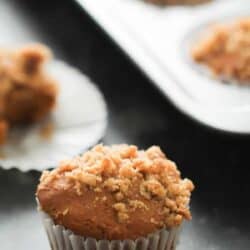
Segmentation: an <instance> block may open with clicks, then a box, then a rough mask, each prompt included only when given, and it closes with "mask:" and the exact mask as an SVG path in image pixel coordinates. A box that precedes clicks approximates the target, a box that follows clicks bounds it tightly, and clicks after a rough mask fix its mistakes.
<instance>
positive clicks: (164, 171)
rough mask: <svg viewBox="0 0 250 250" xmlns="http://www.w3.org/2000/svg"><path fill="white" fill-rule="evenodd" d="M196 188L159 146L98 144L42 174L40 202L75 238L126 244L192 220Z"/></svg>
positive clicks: (45, 210) (57, 222)
mask: <svg viewBox="0 0 250 250" xmlns="http://www.w3.org/2000/svg"><path fill="white" fill-rule="evenodd" d="M193 188H194V186H193V183H192V182H191V181H190V180H188V179H181V176H180V172H179V171H178V170H177V167H176V165H175V163H174V162H172V161H170V160H169V159H168V158H167V157H166V156H165V155H164V153H163V152H162V151H161V149H160V148H159V147H157V146H153V147H150V148H149V149H147V150H146V151H143V150H138V149H137V147H136V146H128V145H114V146H110V147H108V146H103V145H97V146H96V147H94V148H93V149H91V150H90V151H88V152H86V153H84V154H83V155H82V156H79V157H76V158H74V159H72V160H67V161H63V162H61V163H60V165H59V166H58V167H57V168H56V169H54V170H52V171H50V172H49V171H44V172H43V174H42V176H41V179H40V184H39V185H38V188H37V198H38V200H39V202H40V206H41V209H42V210H43V211H44V212H46V213H47V214H48V215H50V216H51V217H52V218H53V220H54V222H55V223H56V224H59V225H63V226H64V227H65V228H67V229H70V230H72V231H73V232H74V233H75V234H78V235H82V236H85V237H94V238H96V239H108V240H115V239H120V240H122V239H136V238H139V237H143V236H147V235H148V234H150V233H153V232H155V231H156V230H158V229H161V228H163V227H167V228H169V229H170V228H173V227H176V226H179V225H180V224H181V223H182V221H183V220H184V219H191V214H190V211H189V207H188V205H189V200H190V195H191V191H192V190H193Z"/></svg>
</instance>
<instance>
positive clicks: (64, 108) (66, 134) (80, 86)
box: [0, 61, 107, 171]
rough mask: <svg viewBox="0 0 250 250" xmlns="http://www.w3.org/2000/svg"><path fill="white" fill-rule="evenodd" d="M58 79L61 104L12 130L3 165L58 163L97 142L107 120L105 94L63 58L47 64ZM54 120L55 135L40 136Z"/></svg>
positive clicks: (24, 168) (22, 166)
mask: <svg viewBox="0 0 250 250" xmlns="http://www.w3.org/2000/svg"><path fill="white" fill-rule="evenodd" d="M47 70H48V73H49V74H50V75H51V76H52V77H53V78H54V79H56V80H57V81H58V83H59V88H60V92H59V97H58V104H57V106H56V108H55V110H54V112H53V113H52V115H51V117H49V118H48V120H46V121H43V122H41V123H39V124H35V125H34V126H32V127H29V128H27V127H26V128H17V129H13V130H11V133H10V136H9V140H8V142H7V143H6V144H5V145H4V146H1V148H0V158H1V159H0V166H1V167H3V168H5V169H9V168H12V167H16V168H18V169H20V170H22V171H27V170H31V169H36V170H43V169H46V168H50V167H55V166H56V165H57V164H58V161H60V160H63V159H65V158H69V157H73V156H75V155H77V154H79V153H82V152H83V151H84V150H86V149H88V148H89V147H90V146H93V145H94V144H96V143H97V142H98V141H99V140H100V139H101V138H102V136H103V134H104V131H105V128H106V123H107V108H106V104H105V101H104V98H103V95H102V94H101V92H100V91H99V90H98V88H97V87H96V86H95V85H94V84H93V83H91V81H90V80H89V79H88V78H87V77H86V76H85V75H83V74H82V73H81V72H80V71H78V70H76V69H74V68H73V67H71V66H69V65H67V64H65V63H63V62H60V61H53V62H52V63H50V64H49V65H48V66H47ZM48 123H52V125H53V127H54V129H53V132H52V136H51V138H49V139H45V138H43V137H42V136H41V129H42V127H44V125H46V124H48Z"/></svg>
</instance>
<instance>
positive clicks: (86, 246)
mask: <svg viewBox="0 0 250 250" xmlns="http://www.w3.org/2000/svg"><path fill="white" fill-rule="evenodd" d="M39 212H40V213H41V217H42V221H43V225H44V227H45V230H46V233H47V236H48V239H49V243H50V246H51V249H52V250H175V249H176V245H177V242H178V237H179V232H180V227H176V228H173V229H170V230H167V229H162V230H159V231H157V232H155V233H153V234H150V235H148V236H147V237H142V238H139V239H136V240H96V239H94V238H89V237H83V236H79V235H76V234H74V233H73V232H72V231H70V230H68V229H66V228H64V227H63V226H60V225H55V223H54V221H53V220H52V219H51V217H50V216H49V215H47V214H46V213H44V212H43V211H39Z"/></svg>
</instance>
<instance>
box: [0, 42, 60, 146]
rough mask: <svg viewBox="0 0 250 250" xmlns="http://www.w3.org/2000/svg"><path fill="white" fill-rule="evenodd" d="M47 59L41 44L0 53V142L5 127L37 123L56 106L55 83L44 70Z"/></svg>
mask: <svg viewBox="0 0 250 250" xmlns="http://www.w3.org/2000/svg"><path fill="white" fill-rule="evenodd" d="M50 58H51V51H50V50H49V49H48V48H47V47H45V46H43V45H41V44H31V45H27V46H24V47H21V48H19V49H15V50H10V49H1V50H0V119H1V124H0V132H1V139H0V143H4V142H5V139H6V137H7V134H6V133H7V131H8V129H7V127H9V126H13V125H19V124H28V123H32V122H36V121H39V120H41V119H43V118H44V117H45V116H46V115H47V114H48V113H49V112H50V111H51V110H52V109H53V107H54V106H55V104H56V99H57V94H58V87H57V83H56V81H55V80H54V79H51V78H50V76H48V75H47V74H46V72H44V69H43V66H44V63H45V62H47V61H48V60H49V59H50Z"/></svg>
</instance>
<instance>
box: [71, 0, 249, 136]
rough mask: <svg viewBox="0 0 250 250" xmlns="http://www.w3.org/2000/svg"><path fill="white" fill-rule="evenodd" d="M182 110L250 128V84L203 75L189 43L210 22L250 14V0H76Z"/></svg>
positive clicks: (216, 124)
mask: <svg viewBox="0 0 250 250" xmlns="http://www.w3.org/2000/svg"><path fill="white" fill-rule="evenodd" d="M76 1H77V2H78V3H79V4H80V5H81V6H82V7H83V8H84V9H85V10H86V11H87V12H88V13H89V14H90V15H91V16H92V18H93V19H94V20H95V21H96V22H97V23H98V24H99V25H100V26H101V27H102V28H103V29H104V30H105V31H106V32H107V33H108V34H109V35H110V36H111V38H113V40H114V41H116V43H117V44H118V45H119V46H120V47H121V48H122V49H123V50H124V51H125V52H126V53H127V55H128V56H129V57H130V58H131V59H132V60H133V61H134V62H135V63H136V64H137V65H138V66H139V67H140V68H141V69H142V70H143V71H144V72H145V74H147V76H148V77H149V78H150V79H151V80H152V81H153V82H154V83H155V84H156V85H157V86H158V87H159V89H160V90H161V91H162V92H163V93H164V94H165V95H166V96H167V97H168V98H169V99H170V100H171V101H172V102H173V103H174V105H175V106H176V107H178V108H179V109H180V110H181V111H183V112H184V113H186V114H188V115H189V116H191V117H193V118H194V119H196V120H198V121H200V122H202V123H203V124H206V125H208V126H210V127H213V128H216V129H219V130H223V131H228V132H235V133H250V87H239V86H236V85H233V84H231V85H230V84H229V85H225V84H221V83H218V82H216V80H212V79H210V78H209V77H208V76H207V75H205V74H201V73H200V72H199V70H197V69H196V68H195V67H193V65H192V63H190V60H189V59H188V56H187V55H188V54H187V46H188V45H190V41H192V39H194V37H193V36H196V35H197V36H198V31H199V29H200V28H202V27H204V28H205V27H206V26H207V25H208V24H209V23H211V22H214V21H218V20H222V19H225V18H226V19H228V18H229V19H230V18H234V17H238V16H245V15H248V14H250V2H249V1H248V0H239V1H235V0H231V1H230V0H226V1H214V2H213V3H209V4H204V5H199V6H197V7H168V8H159V7H155V6H153V5H150V4H146V3H145V2H143V1H140V0H101V1H100V0H76Z"/></svg>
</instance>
